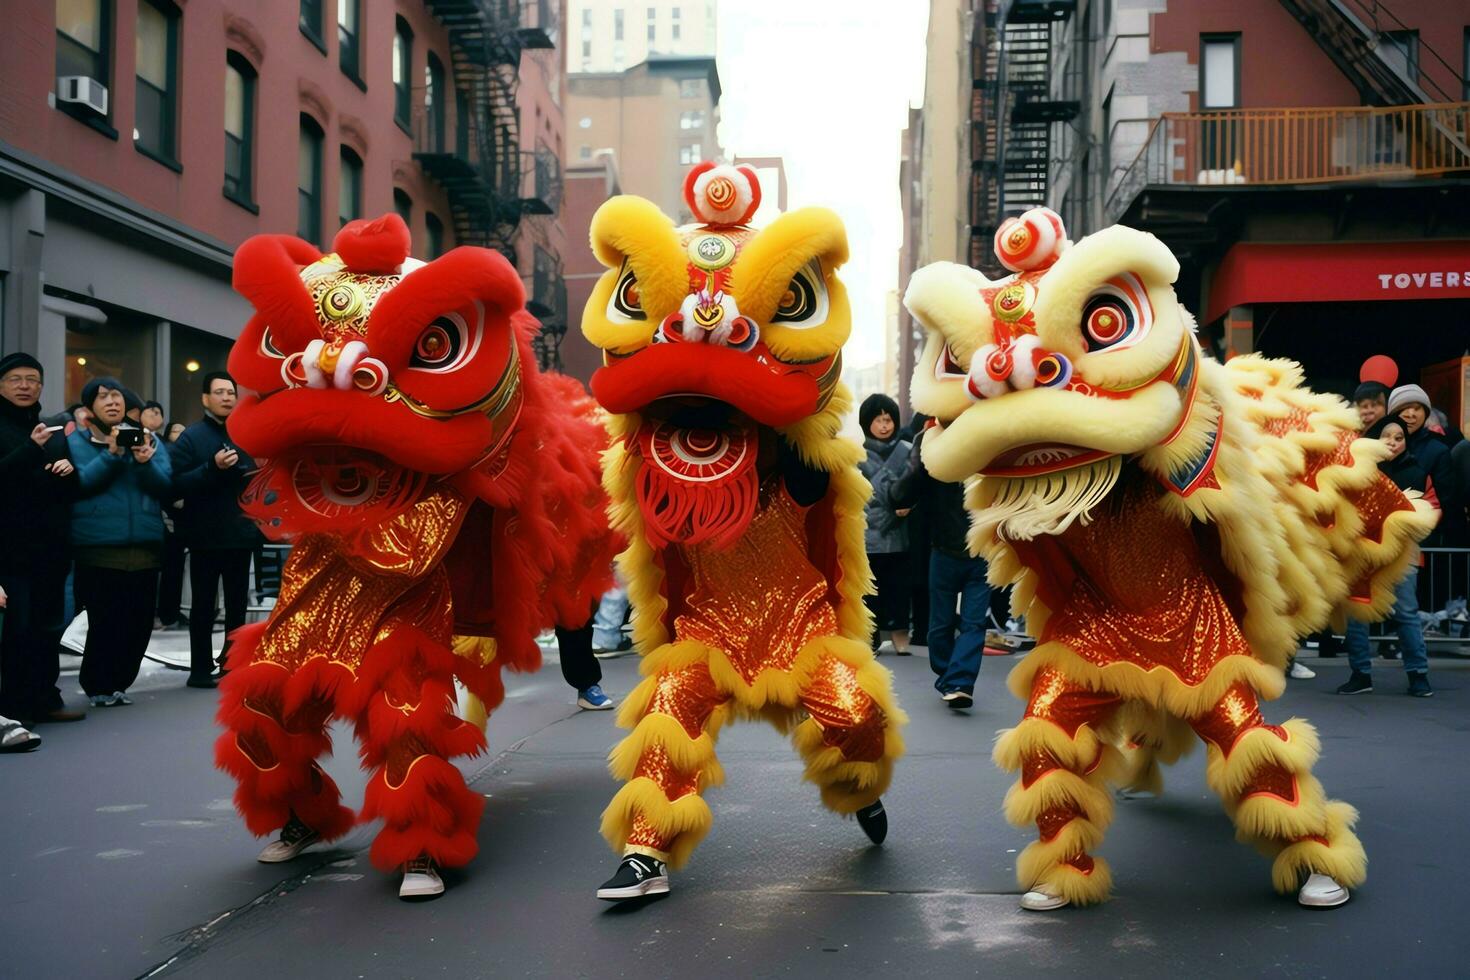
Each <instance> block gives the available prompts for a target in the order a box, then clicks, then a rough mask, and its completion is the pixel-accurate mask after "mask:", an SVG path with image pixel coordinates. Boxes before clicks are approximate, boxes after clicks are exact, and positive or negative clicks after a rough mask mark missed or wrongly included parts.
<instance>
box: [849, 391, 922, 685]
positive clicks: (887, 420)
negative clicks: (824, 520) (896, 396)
mask: <svg viewBox="0 0 1470 980" xmlns="http://www.w3.org/2000/svg"><path fill="white" fill-rule="evenodd" d="M858 424H859V425H860V426H862V430H863V448H864V449H865V450H867V453H868V456H867V459H865V460H864V461H863V462H861V463H859V464H858V469H859V470H860V471H862V474H863V476H864V477H866V478H867V481H868V482H869V483H870V484H872V485H873V493H872V496H870V497H869V498H868V503H867V506H866V508H865V509H864V516H865V517H866V518H867V529H866V530H865V531H864V534H863V541H864V544H865V546H866V547H867V551H868V566H869V567H870V568H871V569H872V570H873V586H874V588H875V590H876V592H875V593H872V594H869V595H867V596H864V599H865V601H866V602H867V604H868V608H869V609H870V610H872V613H873V649H874V650H875V651H876V650H877V649H878V647H879V646H880V645H881V644H882V642H883V637H884V634H885V633H886V634H888V636H889V637H891V638H892V640H893V649H894V652H895V653H897V654H898V655H899V656H900V657H907V656H908V655H909V590H908V559H909V555H908V549H909V536H908V525H907V523H906V522H905V520H904V519H905V518H906V517H907V516H908V513H909V510H910V509H911V508H908V507H896V506H894V504H893V501H892V500H891V499H890V497H889V491H890V490H891V489H892V487H893V481H894V480H896V479H898V478H899V477H900V476H902V475H903V473H904V471H905V469H907V467H908V459H909V448H910V447H909V443H908V442H906V441H905V440H904V439H902V438H900V437H899V434H898V403H897V402H895V401H894V400H893V399H892V398H889V397H888V396H887V395H883V394H874V395H869V396H868V397H867V398H865V399H863V403H862V405H861V406H860V407H859V408H858Z"/></svg>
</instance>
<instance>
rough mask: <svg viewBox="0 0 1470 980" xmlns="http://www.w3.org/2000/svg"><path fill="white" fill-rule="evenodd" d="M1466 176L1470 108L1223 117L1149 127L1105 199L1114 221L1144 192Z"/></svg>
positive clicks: (1231, 112) (1191, 115) (1176, 119)
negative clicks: (1149, 189)
mask: <svg viewBox="0 0 1470 980" xmlns="http://www.w3.org/2000/svg"><path fill="white" fill-rule="evenodd" d="M1455 171H1470V102H1449V103H1443V104H1439V105H1414V106H1395V107H1390V108H1373V107H1347V108H1299V109H1298V108H1292V109H1226V110H1220V111H1216V112H1171V113H1165V114H1164V115H1163V116H1161V117H1159V118H1158V119H1156V120H1154V122H1153V126H1152V127H1151V128H1150V129H1149V133H1148V138H1147V139H1146V140H1145V141H1144V145H1143V149H1142V150H1140V151H1139V153H1138V156H1137V158H1135V159H1134V161H1133V163H1132V164H1131V165H1130V166H1129V167H1128V169H1127V170H1126V171H1125V172H1124V173H1123V175H1122V177H1121V178H1120V179H1119V181H1118V183H1117V185H1116V186H1115V187H1113V189H1112V192H1111V193H1110V194H1109V195H1108V199H1107V207H1106V211H1107V218H1108V220H1109V221H1116V220H1118V218H1119V217H1121V216H1122V215H1123V213H1124V212H1125V211H1127V210H1128V206H1129V205H1130V204H1131V203H1132V202H1133V200H1134V198H1136V197H1137V196H1138V194H1139V192H1140V191H1142V190H1143V189H1144V188H1145V187H1148V186H1151V185H1160V184H1165V185H1174V186H1181V185H1194V186H1199V185H1209V184H1254V185H1270V184H1316V183H1331V182H1337V181H1345V182H1346V181H1362V180H1380V179H1383V178H1394V177H1432V176H1438V175H1441V174H1447V173H1453V172H1455Z"/></svg>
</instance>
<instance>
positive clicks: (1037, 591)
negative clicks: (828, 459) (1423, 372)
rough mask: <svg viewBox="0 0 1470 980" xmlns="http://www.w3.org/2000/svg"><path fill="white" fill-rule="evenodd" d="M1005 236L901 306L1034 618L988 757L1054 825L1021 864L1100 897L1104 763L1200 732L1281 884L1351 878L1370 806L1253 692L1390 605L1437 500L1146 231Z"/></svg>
mask: <svg viewBox="0 0 1470 980" xmlns="http://www.w3.org/2000/svg"><path fill="white" fill-rule="evenodd" d="M996 243H997V244H996V252H997V255H998V256H999V257H1000V259H1001V261H1002V262H1003V263H1005V264H1006V265H1008V266H1009V267H1010V268H1011V269H1012V271H1013V272H1015V273H1016V274H1015V275H1012V276H1009V277H1007V278H1005V279H1001V280H996V281H992V280H990V279H988V278H987V277H985V276H984V275H983V274H981V273H979V272H977V271H975V270H972V269H967V268H965V267H962V266H956V265H948V264H942V265H936V266H930V267H928V268H926V269H922V270H920V271H919V272H918V273H916V274H915V275H914V277H913V280H912V282H911V283H910V285H909V288H908V293H907V296H906V298H905V302H906V304H907V305H908V307H909V309H910V310H911V311H912V312H913V313H914V315H915V317H916V318H917V319H918V320H919V321H920V322H921V323H923V324H924V325H925V327H926V328H927V330H928V339H927V343H926V347H925V352H924V356H923V358H922V360H921V362H920V364H919V365H918V367H917V369H916V372H915V381H914V403H915V407H916V408H917V409H919V410H920V411H924V412H927V413H930V414H933V415H934V416H935V417H936V419H937V424H936V425H935V426H934V427H933V428H931V429H930V430H929V431H928V432H927V433H926V434H925V436H924V439H923V443H922V458H923V460H924V463H925V465H926V466H927V467H928V468H929V470H930V471H931V472H932V473H933V474H934V475H935V476H936V477H938V478H940V479H944V480H951V481H961V480H963V481H967V491H966V505H967V507H968V508H969V509H970V510H971V513H972V530H971V535H970V546H971V550H972V551H974V552H975V553H977V554H980V555H983V556H985V557H986V558H987V559H988V561H989V563H990V576H991V580H992V582H994V583H995V584H997V585H1012V586H1014V590H1015V591H1014V593H1013V599H1012V603H1013V608H1014V609H1015V610H1017V611H1018V612H1020V613H1024V615H1025V616H1026V621H1027V627H1028V629H1029V630H1030V631H1031V632H1032V633H1033V634H1034V635H1035V636H1036V637H1037V639H1038V646H1037V648H1036V650H1035V651H1034V652H1033V653H1031V654H1030V655H1029V656H1027V657H1026V659H1025V660H1024V661H1022V662H1021V663H1020V664H1018V665H1017V667H1016V668H1015V670H1014V671H1013V672H1012V674H1011V677H1010V686H1011V689H1012V691H1013V692H1014V693H1015V694H1016V695H1017V696H1019V697H1021V698H1022V699H1023V700H1025V701H1026V702H1027V708H1026V711H1025V714H1024V716H1023V719H1022V721H1021V724H1020V725H1019V726H1017V727H1016V728H1014V729H1011V730H1009V731H1007V732H1004V733H1002V736H1001V738H1000V740H999V741H998V743H997V746H996V751H995V758H996V761H997V762H998V763H999V764H1000V765H1001V766H1002V767H1004V768H1007V769H1012V770H1019V771H1020V774H1021V775H1020V781H1019V782H1018V783H1017V785H1016V786H1015V787H1014V788H1013V789H1012V791H1011V793H1010V794H1009V795H1008V796H1007V799H1006V812H1007V816H1008V817H1009V818H1010V819H1011V820H1013V821H1014V822H1016V823H1017V824H1018V825H1019V824H1027V823H1032V822H1035V824H1036V825H1037V827H1038V830H1039V839H1038V840H1037V841H1036V842H1035V843H1033V844H1032V845H1031V846H1030V847H1028V848H1027V849H1026V851H1025V852H1024V853H1023V854H1022V855H1021V857H1020V859H1019V860H1018V862H1017V875H1018V878H1019V879H1020V882H1021V884H1022V886H1023V887H1024V888H1028V889H1034V888H1040V889H1043V890H1044V891H1046V892H1047V893H1049V894H1053V895H1060V896H1062V897H1064V898H1066V899H1068V900H1069V901H1071V902H1074V903H1078V904H1085V903H1088V902H1094V901H1100V900H1102V899H1104V898H1106V897H1107V894H1108V891H1109V887H1110V876H1109V872H1108V868H1107V865H1106V863H1105V862H1104V861H1103V860H1102V859H1101V858H1097V857H1094V856H1093V855H1092V854H1091V851H1092V850H1093V849H1094V848H1095V847H1096V846H1097V845H1098V844H1099V843H1100V842H1101V840H1102V837H1103V830H1104V828H1105V827H1106V825H1107V823H1108V822H1109V820H1110V819H1111V814H1112V808H1113V800H1112V796H1111V794H1110V793H1109V792H1108V789H1107V787H1108V785H1109V784H1113V785H1117V786H1122V787H1127V788H1131V789H1139V790H1150V791H1154V792H1157V791H1159V790H1160V788H1161V780H1160V776H1159V769H1158V763H1159V762H1160V761H1164V762H1171V761H1173V760H1174V759H1176V758H1177V757H1178V756H1179V755H1180V754H1181V753H1182V752H1184V751H1187V749H1188V748H1189V747H1190V745H1191V744H1192V737H1191V729H1192V731H1193V734H1197V735H1198V736H1199V737H1200V738H1201V739H1202V740H1204V742H1205V744H1206V746H1207V751H1208V754H1209V765H1208V769H1207V779H1208V781H1209V783H1210V785H1211V786H1212V788H1214V789H1215V790H1216V791H1217V792H1218V793H1219V794H1220V796H1221V797H1222V799H1223V801H1224V803H1225V807H1226V809H1227V811H1228V812H1229V813H1230V814H1231V816H1232V818H1233V819H1234V820H1235V822H1236V826H1237V828H1238V830H1239V835H1240V837H1241V839H1243V840H1247V841H1250V842H1252V843H1254V844H1256V845H1258V846H1259V847H1260V848H1261V849H1262V850H1263V851H1264V852H1265V853H1267V854H1270V855H1272V856H1273V858H1274V865H1273V881H1274V883H1275V885H1276V887H1277V888H1278V889H1279V890H1282V891H1289V890H1293V889H1295V888H1296V887H1297V885H1298V884H1299V883H1300V880H1301V878H1302V876H1303V875H1304V874H1305V873H1307V872H1318V873H1321V874H1326V875H1330V876H1332V877H1333V878H1335V879H1336V880H1337V881H1338V882H1339V883H1340V884H1341V885H1343V886H1346V887H1351V886H1354V885H1356V884H1358V883H1360V882H1361V881H1362V880H1363V878H1364V876H1365V869H1366V858H1365V857H1364V855H1363V851H1362V848H1361V845H1360V844H1359V843H1358V840H1357V838H1356V837H1355V836H1354V835H1353V832H1352V830H1351V827H1352V824H1353V822H1354V820H1355V818H1356V812H1355V811H1354V810H1353V808H1352V807H1350V806H1348V805H1347V804H1345V803H1341V802H1338V801H1334V800H1329V799H1327V798H1326V796H1325V794H1324V792H1323V790H1322V787H1321V785H1320V784H1319V783H1318V782H1317V781H1316V780H1315V779H1314V778H1313V777H1312V775H1311V771H1310V770H1311V766H1312V763H1313V762H1314V761H1315V759H1316V757H1317V753H1318V740H1317V736H1316V733H1315V731H1314V730H1313V729H1312V727H1311V726H1310V725H1309V724H1307V723H1306V722H1305V721H1302V720H1300V719H1292V720H1289V721H1286V722H1284V723H1283V724H1281V725H1268V724H1266V723H1265V720H1264V718H1263V716H1262V713H1261V711H1260V708H1259V704H1258V702H1259V701H1260V700H1263V699H1272V698H1275V697H1278V696H1279V695H1280V694H1281V693H1282V691H1283V690H1284V686H1285V682H1284V675H1283V668H1284V667H1285V665H1286V663H1287V661H1288V659H1289V657H1290V656H1291V655H1292V653H1293V652H1294V651H1295V649H1296V639H1297V638H1298V637H1300V636H1302V635H1305V634H1308V633H1310V632H1313V631H1316V630H1319V629H1321V628H1323V627H1324V626H1325V625H1327V623H1328V622H1329V621H1336V622H1338V623H1339V624H1340V623H1341V621H1342V619H1343V617H1345V616H1355V617H1357V618H1361V619H1367V618H1371V617H1374V616H1377V615H1381V614H1382V613H1383V612H1385V611H1386V610H1387V609H1388V608H1389V606H1390V605H1391V604H1392V598H1393V597H1392V589H1393V586H1394V584H1395V582H1396V581H1397V580H1398V578H1400V577H1401V576H1402V575H1403V574H1404V573H1405V571H1406V569H1407V568H1408V565H1409V563H1410V562H1411V561H1413V560H1414V557H1415V553H1416V548H1415V542H1416V541H1417V540H1419V539H1421V538H1422V537H1423V536H1424V535H1425V534H1426V533H1428V530H1429V529H1430V528H1431V527H1432V526H1433V516H1432V511H1431V509H1430V508H1429V506H1428V505H1427V504H1426V503H1424V502H1423V501H1419V500H1411V499H1409V498H1407V497H1405V495H1404V494H1403V493H1401V492H1400V491H1399V490H1398V489H1397V488H1396V487H1395V486H1394V485H1393V484H1392V482H1390V481H1389V480H1388V479H1387V477H1385V476H1384V475H1382V474H1381V473H1380V472H1379V470H1378V468H1377V462H1378V461H1379V460H1380V459H1382V458H1383V457H1384V455H1385V454H1386V451H1385V450H1384V448H1383V447H1382V446H1381V445H1380V444H1379V443H1377V442H1376V441H1374V440H1364V439H1360V438H1358V432H1357V420H1356V417H1355V415H1354V414H1353V413H1352V411H1351V410H1350V409H1349V407H1348V406H1347V405H1346V404H1344V403H1343V402H1342V401H1340V400H1339V399H1337V398H1334V397H1331V396H1325V395H1321V394H1316V393H1314V392H1312V391H1310V390H1308V389H1307V388H1306V387H1304V386H1303V384H1302V377H1301V372H1300V370H1299V368H1297V366H1296V365H1294V364H1292V363H1290V362H1286V361H1273V360H1267V359H1264V358H1261V357H1257V356H1249V357H1237V358H1234V359H1232V360H1230V361H1229V362H1227V363H1224V364H1221V363H1218V362H1216V361H1214V360H1211V359H1208V358H1206V357H1205V356H1204V354H1203V352H1202V351H1201V349H1200V347H1199V344H1198V342H1197V341H1196V339H1195V337H1194V332H1193V330H1194V328H1193V321H1192V320H1191V318H1190V317H1189V315H1188V313H1187V312H1186V311H1185V310H1184V309H1183V308H1182V307H1181V306H1180V305H1179V303H1178V301H1177V299H1176V298H1175V296H1174V293H1173V290H1172V286H1171V284H1172V283H1173V281H1174V278H1175V276H1176V275H1177V272H1178V264H1177V262H1176V261H1175V260H1174V257H1173V256H1172V255H1171V254H1170V253H1169V251H1168V250H1167V249H1166V248H1165V247H1164V246H1163V245H1162V244H1161V243H1159V242H1158V241H1157V240H1156V239H1154V238H1153V237H1152V236H1149V235H1144V234H1142V233H1139V232H1136V231H1134V230H1132V229H1128V228H1123V227H1114V228H1110V229H1105V230H1103V231H1101V232H1098V233H1096V234H1094V235H1091V236H1089V237H1087V238H1085V239H1083V240H1082V241H1080V242H1077V243H1075V244H1073V243H1071V242H1069V241H1067V240H1066V236H1065V231H1064V229H1063V228H1062V225H1061V221H1060V219H1059V218H1057V216H1056V215H1055V214H1053V213H1052V212H1050V211H1047V210H1045V209H1038V210H1035V211H1031V212H1028V213H1027V214H1026V215H1024V216H1022V217H1021V218H1020V219H1012V220H1011V221H1009V222H1008V223H1007V225H1006V226H1004V227H1003V228H1002V229H1001V231H1000V232H999V233H998V234H997V237H996Z"/></svg>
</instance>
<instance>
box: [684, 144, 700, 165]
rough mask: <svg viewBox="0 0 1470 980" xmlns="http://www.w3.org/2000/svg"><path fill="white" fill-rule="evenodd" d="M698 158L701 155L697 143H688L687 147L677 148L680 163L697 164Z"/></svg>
mask: <svg viewBox="0 0 1470 980" xmlns="http://www.w3.org/2000/svg"><path fill="white" fill-rule="evenodd" d="M700 158H701V154H700V152H699V144H698V143H690V144H689V145H688V146H681V147H679V162H680V163H698V162H699V161H700Z"/></svg>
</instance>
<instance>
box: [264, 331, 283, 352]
mask: <svg viewBox="0 0 1470 980" xmlns="http://www.w3.org/2000/svg"><path fill="white" fill-rule="evenodd" d="M260 352H261V353H262V354H264V355H266V356H267V357H285V356H286V355H285V353H284V352H282V351H280V350H278V349H277V348H276V345H275V342H274V341H273V340H271V328H270V327H266V328H265V329H264V330H262V331H261V332H260Z"/></svg>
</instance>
